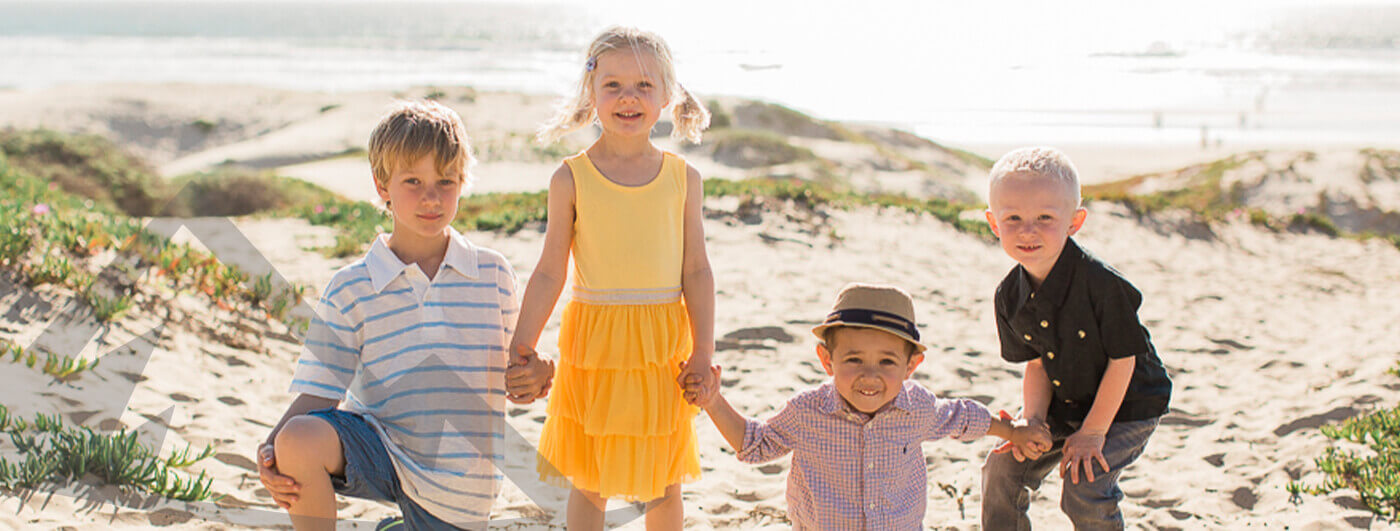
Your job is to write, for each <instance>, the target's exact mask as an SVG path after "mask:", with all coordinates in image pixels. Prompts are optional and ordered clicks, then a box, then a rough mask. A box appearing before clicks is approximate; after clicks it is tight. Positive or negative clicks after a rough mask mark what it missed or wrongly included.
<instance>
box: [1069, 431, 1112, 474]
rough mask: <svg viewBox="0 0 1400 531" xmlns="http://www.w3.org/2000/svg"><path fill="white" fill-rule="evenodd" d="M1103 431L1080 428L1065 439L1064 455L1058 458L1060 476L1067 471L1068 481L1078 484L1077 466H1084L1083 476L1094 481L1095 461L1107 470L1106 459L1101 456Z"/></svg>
mask: <svg viewBox="0 0 1400 531" xmlns="http://www.w3.org/2000/svg"><path fill="white" fill-rule="evenodd" d="M1103 439H1104V432H1101V431H1089V430H1085V429H1083V428H1080V429H1079V431H1076V432H1074V435H1070V436H1069V438H1068V439H1065V456H1064V458H1063V459H1061V460H1060V477H1061V478H1063V477H1065V472H1066V471H1068V472H1069V477H1070V481H1073V482H1074V483H1075V484H1076V485H1077V484H1079V467H1080V465H1081V464H1082V465H1083V466H1084V478H1085V479H1087V480H1088V481H1089V482H1090V483H1093V482H1094V463H1095V462H1097V463H1098V464H1099V465H1100V466H1102V467H1103V471H1104V472H1105V473H1107V472H1108V460H1107V459H1104V457H1103Z"/></svg>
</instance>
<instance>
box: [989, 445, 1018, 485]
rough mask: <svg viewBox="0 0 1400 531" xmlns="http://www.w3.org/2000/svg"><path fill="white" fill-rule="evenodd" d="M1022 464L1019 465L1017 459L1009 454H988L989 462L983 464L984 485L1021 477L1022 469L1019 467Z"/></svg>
mask: <svg viewBox="0 0 1400 531" xmlns="http://www.w3.org/2000/svg"><path fill="white" fill-rule="evenodd" d="M1021 464H1022V463H1018V462H1017V461H1016V458H1015V457H1012V456H1011V454H1009V453H1004V454H998V453H989V454H987V460H986V461H983V462H982V484H983V485H987V484H988V483H990V482H997V483H1000V482H1002V481H1006V480H1008V479H1010V478H1011V477H1012V476H1015V475H1019V474H1020V472H1019V469H1020V468H1021V467H1020V466H1017V465H1021Z"/></svg>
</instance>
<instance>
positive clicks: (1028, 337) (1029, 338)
mask: <svg viewBox="0 0 1400 531" xmlns="http://www.w3.org/2000/svg"><path fill="white" fill-rule="evenodd" d="M1021 337H1024V338H1026V341H1030V340H1031V335H1030V334H1026V335H1024V336H1021Z"/></svg>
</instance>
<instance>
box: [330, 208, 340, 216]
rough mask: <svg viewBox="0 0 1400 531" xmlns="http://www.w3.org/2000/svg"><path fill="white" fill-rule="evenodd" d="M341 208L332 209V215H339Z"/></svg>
mask: <svg viewBox="0 0 1400 531" xmlns="http://www.w3.org/2000/svg"><path fill="white" fill-rule="evenodd" d="M339 213H340V207H331V214H339Z"/></svg>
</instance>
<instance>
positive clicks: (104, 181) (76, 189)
mask: <svg viewBox="0 0 1400 531" xmlns="http://www.w3.org/2000/svg"><path fill="white" fill-rule="evenodd" d="M0 152H3V153H4V154H5V155H6V158H7V159H8V162H9V166H12V167H14V168H17V169H20V170H23V171H25V172H26V173H28V174H30V175H32V176H34V177H36V178H37V179H38V180H39V181H41V182H45V183H50V182H51V183H55V184H56V185H57V186H58V187H60V188H62V189H63V190H64V191H67V192H69V193H72V194H75V195H78V196H81V197H86V198H90V199H93V200H96V201H98V202H101V203H106V204H111V205H115V206H116V207H117V208H119V209H121V210H122V211H123V212H126V213H127V214H130V215H133V216H150V215H155V214H156V211H157V210H158V209H159V208H160V206H161V204H162V203H163V202H164V197H165V195H166V193H165V186H164V181H162V180H161V178H160V177H159V176H157V175H156V173H155V170H154V169H152V168H151V167H150V166H149V165H148V164H146V163H145V162H144V161H142V160H141V159H139V158H136V157H135V156H132V155H129V154H127V153H125V152H123V151H122V150H121V149H119V148H117V147H116V146H115V145H114V144H112V143H111V142H110V141H108V140H107V139H105V138H102V137H100V136H96V135H68V134H63V133H58V132H55V131H49V130H42V129H41V130H35V131H0Z"/></svg>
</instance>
